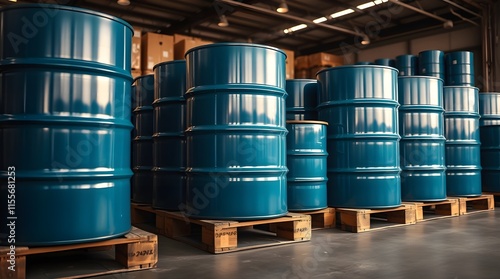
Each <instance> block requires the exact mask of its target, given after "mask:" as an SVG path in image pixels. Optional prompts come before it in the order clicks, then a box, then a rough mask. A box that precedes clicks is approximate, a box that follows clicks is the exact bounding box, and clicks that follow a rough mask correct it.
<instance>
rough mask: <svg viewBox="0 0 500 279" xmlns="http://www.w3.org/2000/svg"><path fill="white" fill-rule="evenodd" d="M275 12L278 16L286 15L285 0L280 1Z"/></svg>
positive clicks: (286, 6)
mask: <svg viewBox="0 0 500 279" xmlns="http://www.w3.org/2000/svg"><path fill="white" fill-rule="evenodd" d="M276 11H277V12H278V13H280V14H286V13H288V5H287V4H286V0H282V1H281V3H280V5H279V7H278V8H277V9H276Z"/></svg>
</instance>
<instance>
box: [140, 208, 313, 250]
mask: <svg viewBox="0 0 500 279" xmlns="http://www.w3.org/2000/svg"><path fill="white" fill-rule="evenodd" d="M141 222H146V223H147V222H154V226H155V227H156V230H157V233H158V234H161V235H164V236H167V237H169V238H172V239H175V240H178V241H181V242H184V243H187V244H190V245H192V246H194V247H197V248H199V249H201V250H204V251H207V252H210V253H214V254H220V253H227V252H235V251H241V250H248V249H255V248H262V247H270V246H276V245H283V244H290V243H297V242H303V241H309V240H310V239H311V216H309V215H304V214H296V213H288V214H287V215H285V216H283V217H279V218H272V219H265V220H253V221H231V220H199V219H193V218H189V217H187V216H185V215H184V214H182V213H181V212H170V211H163V210H156V209H153V208H151V206H147V205H138V204H132V224H134V225H136V226H140V225H141ZM149 224H151V223H149Z"/></svg>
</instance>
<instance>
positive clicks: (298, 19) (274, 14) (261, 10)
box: [216, 0, 366, 37]
mask: <svg viewBox="0 0 500 279" xmlns="http://www.w3.org/2000/svg"><path fill="white" fill-rule="evenodd" d="M216 1H217V2H222V3H226V4H229V5H233V6H237V7H242V8H245V9H248V10H254V11H258V12H260V13H263V14H267V15H272V16H276V17H281V18H286V19H288V20H292V21H296V22H301V23H305V24H309V25H313V26H314V25H316V26H318V27H322V28H325V29H330V30H334V31H337V32H343V33H347V34H351V35H354V36H360V37H365V36H366V34H364V33H360V32H356V31H353V30H349V29H346V28H342V27H337V26H334V25H328V24H323V23H315V22H313V21H312V20H308V19H305V18H301V17H297V16H292V15H288V14H280V13H278V12H275V11H271V10H268V9H264V8H261V7H257V6H252V5H248V4H245V3H241V2H236V1H233V0H216Z"/></svg>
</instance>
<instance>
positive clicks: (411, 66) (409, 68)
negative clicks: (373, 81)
mask: <svg viewBox="0 0 500 279" xmlns="http://www.w3.org/2000/svg"><path fill="white" fill-rule="evenodd" d="M396 69H398V70H399V75H400V76H416V75H417V73H418V57H417V56H415V55H411V54H405V55H399V56H396Z"/></svg>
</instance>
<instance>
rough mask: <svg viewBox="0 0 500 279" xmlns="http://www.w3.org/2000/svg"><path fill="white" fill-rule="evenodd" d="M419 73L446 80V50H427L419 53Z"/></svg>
mask: <svg viewBox="0 0 500 279" xmlns="http://www.w3.org/2000/svg"><path fill="white" fill-rule="evenodd" d="M418 73H419V75H422V76H434V77H438V78H440V79H442V80H444V77H445V65H444V52H442V51H441V50H425V51H422V52H420V53H419V54H418Z"/></svg>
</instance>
